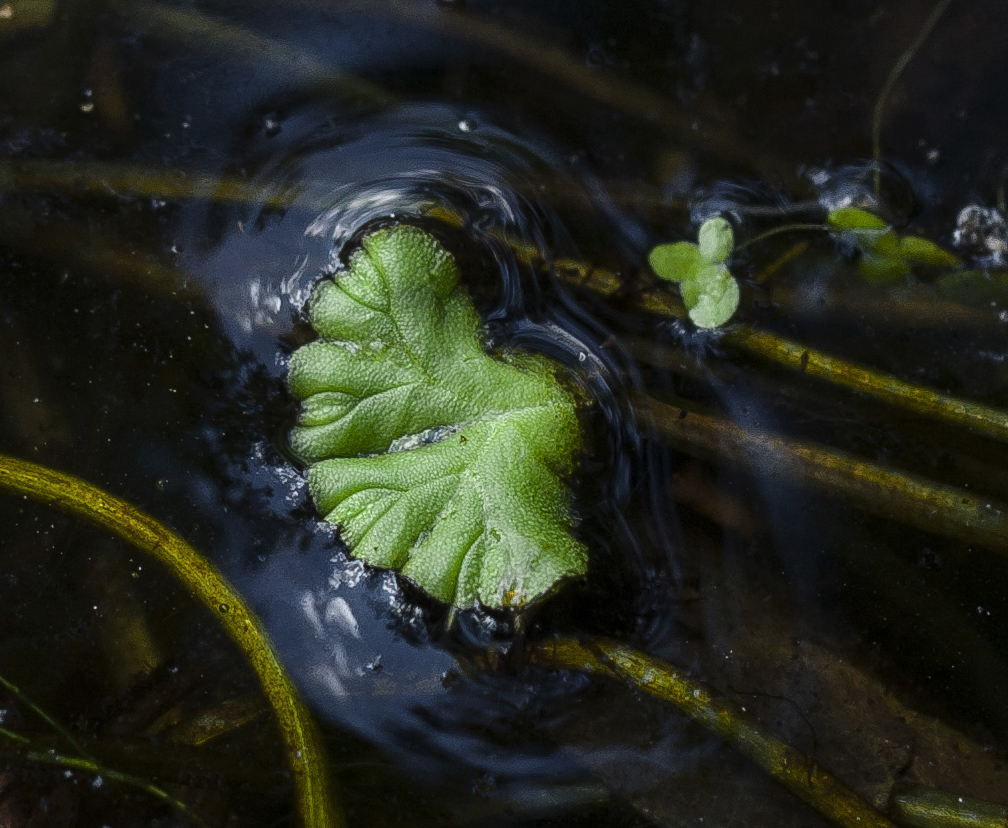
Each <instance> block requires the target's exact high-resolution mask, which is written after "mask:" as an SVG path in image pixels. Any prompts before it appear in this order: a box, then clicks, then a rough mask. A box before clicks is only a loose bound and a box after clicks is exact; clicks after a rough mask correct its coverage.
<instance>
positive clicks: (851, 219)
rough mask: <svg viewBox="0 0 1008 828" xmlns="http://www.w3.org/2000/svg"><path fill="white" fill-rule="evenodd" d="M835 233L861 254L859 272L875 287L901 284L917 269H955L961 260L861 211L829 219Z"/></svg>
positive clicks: (832, 215)
mask: <svg viewBox="0 0 1008 828" xmlns="http://www.w3.org/2000/svg"><path fill="white" fill-rule="evenodd" d="M826 226H827V227H828V228H829V229H830V231H831V232H833V233H835V234H838V235H841V236H843V237H845V238H846V239H848V240H849V241H850V242H851V243H852V244H853V245H854V247H856V248H857V249H858V251H859V252H860V253H861V257H860V259H858V271H859V272H860V273H861V275H862V276H863V277H864V278H865V281H867V282H871V283H872V284H890V283H892V282H896V281H899V280H900V279H902V278H903V277H905V276H906V275H907V274H909V273H910V271H911V270H913V268H914V267H916V266H923V267H954V266H955V265H958V264H959V263H960V262H959V259H958V258H957V257H956V256H954V255H952V254H951V253H949V252H948V251H947V250H944V249H942V248H941V247H939V246H938V245H937V244H935V243H934V242H932V241H929V240H928V239H925V238H922V237H920V236H909V235H900V234H899V233H897V232H896V231H895V230H893V228H892V227H891V226H890V225H889V224H887V223H886V222H885V221H884V220H883V219H881V218H879V217H878V216H876V215H875V214H874V213H870V212H868V211H867V210H861V209H859V208H857V207H841V208H839V209H837V210H833V211H831V212H830V213H829V215H827V217H826Z"/></svg>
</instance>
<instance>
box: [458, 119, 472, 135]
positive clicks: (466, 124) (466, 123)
mask: <svg viewBox="0 0 1008 828" xmlns="http://www.w3.org/2000/svg"><path fill="white" fill-rule="evenodd" d="M458 128H459V132H473V131H474V130H475V129H476V122H475V121H474V120H473V119H472V118H463V119H462V120H461V121H459V122H458Z"/></svg>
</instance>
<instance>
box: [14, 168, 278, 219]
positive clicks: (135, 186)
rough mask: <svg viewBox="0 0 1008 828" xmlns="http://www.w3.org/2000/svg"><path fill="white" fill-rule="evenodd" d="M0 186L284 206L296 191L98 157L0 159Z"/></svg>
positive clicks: (233, 177) (244, 180) (218, 176)
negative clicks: (104, 160)
mask: <svg viewBox="0 0 1008 828" xmlns="http://www.w3.org/2000/svg"><path fill="white" fill-rule="evenodd" d="M0 189H2V190H4V191H10V190H42V191H47V190H48V191H55V192H60V193H80V194H84V195H98V196H122V195H130V196H142V197H146V198H163V199H169V200H172V201H179V200H182V199H201V200H207V201H213V202H236V203H239V204H256V205H261V206H263V207H275V208H285V207H289V206H290V205H291V204H292V203H293V201H294V199H295V198H296V195H297V194H296V193H292V192H279V193H270V192H267V191H266V190H265V189H264V188H263V187H262V186H261V185H260V184H258V183H257V182H254V181H249V180H246V179H243V178H238V177H237V176H220V175H209V174H206V173H202V172H197V171H183V170H167V169H166V170H159V169H156V168H154V167H141V166H136V165H128V164H104V163H101V162H99V161H89V162H82V161H50V160H45V161H38V160H33V159H23V160H18V161H16V162H14V161H0Z"/></svg>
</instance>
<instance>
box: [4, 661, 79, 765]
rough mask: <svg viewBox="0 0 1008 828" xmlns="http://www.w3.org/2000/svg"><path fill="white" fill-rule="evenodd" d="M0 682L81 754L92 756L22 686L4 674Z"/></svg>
mask: <svg viewBox="0 0 1008 828" xmlns="http://www.w3.org/2000/svg"><path fill="white" fill-rule="evenodd" d="M0 684H2V685H3V686H4V687H5V688H6V689H7V691H8V692H9V693H11V694H13V695H14V696H15V697H16V698H17V699H18V701H20V702H21V704H23V705H24V706H25V707H27V708H28V709H29V710H31V711H32V713H34V714H35V715H36V716H38V717H39V718H40V719H41V720H42V721H43V722H45V723H46V724H47V725H49V727H51V728H52V729H53V731H54V732H56V733H58V734H59V735H60V736H62V737H63V738H64V739H66V741H67V744H68V745H70V747H72V748H73V749H74V750H76V751H77V752H78V753H79V754H80V755H81V756H84V757H87V758H88V759H90V758H91V756H90V755H89V754H88V752H87V751H86V750H85V749H84V746H83V745H82V744H81V743H80V742H79V741H77V739H75V738H74V736H73V734H72V733H71V732H70V731H69V730H67V729H66V728H65V727H63V725H61V724H60V723H59V722H57V721H56V720H55V719H54V718H53V717H52V716H50V715H49V714H48V713H46V712H45V710H43V709H42V708H41V707H39V706H38V705H37V704H35V702H33V701H32V700H31V699H30V698H29V697H28V694H27V693H25V692H23V691H22V690H21V688H20V687H18V686H17V685H16V684H14V683H13V682H10V681H8V680H7V679H6V678H4V677H3V676H0ZM4 733H5V735H10V734H7V732H6V731H4Z"/></svg>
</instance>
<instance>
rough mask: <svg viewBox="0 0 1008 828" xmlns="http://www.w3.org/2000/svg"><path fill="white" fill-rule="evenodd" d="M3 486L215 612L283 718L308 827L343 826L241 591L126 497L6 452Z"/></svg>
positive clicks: (289, 692) (300, 717)
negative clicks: (114, 544) (113, 546)
mask: <svg viewBox="0 0 1008 828" xmlns="http://www.w3.org/2000/svg"><path fill="white" fill-rule="evenodd" d="M0 489H4V490H6V491H9V492H16V493H18V494H22V495H25V496H27V497H29V498H31V499H32V500H36V501H38V502H40V503H45V504H48V505H50V506H54V507H56V508H58V509H61V510H63V511H65V512H70V513H72V514H75V515H78V516H79V517H83V518H85V519H87V520H89V521H91V522H92V523H95V524H97V525H98V526H101V527H102V528H104V529H107V530H109V531H110V532H112V533H113V534H114V535H117V536H118V537H120V538H122V539H123V540H125V541H127V542H128V543H131V544H132V545H133V546H135V547H137V548H138V549H140V550H141V551H143V552H146V553H148V554H149V555H151V556H153V557H154V558H156V559H157V560H159V561H160V562H161V563H162V564H164V565H165V566H166V567H167V568H168V569H169V571H171V573H172V574H173V575H175V577H176V578H178V579H179V581H181V582H182V583H183V584H184V585H185V586H186V587H188V588H189V589H190V590H191V591H192V592H193V593H194V594H195V595H196V597H197V598H198V599H199V600H200V601H201V602H202V603H203V604H204V605H206V606H207V608H209V609H210V610H211V611H212V612H213V613H214V615H216V616H217V617H218V618H219V619H220V622H221V625H222V626H223V627H224V629H225V630H226V631H227V633H228V635H230V636H231V638H232V640H233V641H234V642H235V643H236V644H237V645H238V646H239V648H240V649H241V650H242V652H243V653H244V654H245V657H246V658H247V659H248V661H249V664H250V665H251V667H252V669H253V670H255V672H256V675H257V676H258V677H259V681H260V683H261V684H262V687H263V691H264V692H265V694H266V697H267V699H268V700H269V702H270V705H271V706H272V707H273V711H274V713H275V714H276V717H277V721H278V724H279V727H280V732H281V735H282V737H283V740H284V744H285V746H286V749H287V760H288V763H289V765H290V768H291V772H292V775H293V779H294V789H295V796H296V798H297V805H298V810H299V813H300V817H301V821H302V823H303V825H304V826H305V828H342V826H343V825H344V824H345V822H344V819H343V814H342V811H341V809H340V807H339V805H338V803H337V800H336V798H335V793H334V790H333V785H332V782H331V780H330V774H329V768H328V763H327V761H326V756H325V750H324V748H323V745H322V740H321V737H320V735H319V733H318V731H317V730H316V727H315V723H314V721H313V720H312V718H311V716H310V714H309V713H308V711H307V710H306V709H305V707H304V705H303V704H302V702H301V700H300V698H299V697H298V695H297V692H296V691H295V689H294V686H293V685H292V684H291V681H290V679H289V678H288V677H287V674H286V672H285V671H284V669H283V667H282V666H281V665H280V661H279V659H278V658H277V655H276V653H275V652H274V651H273V646H272V644H271V643H270V641H269V637H268V636H267V634H266V630H265V629H264V628H263V626H262V624H261V622H260V621H259V619H258V618H256V617H255V616H254V615H253V614H252V612H251V610H249V609H248V607H247V606H246V605H245V602H244V601H243V600H242V598H241V596H240V595H239V594H238V592H237V591H236V590H235V589H234V587H232V586H231V584H230V583H228V581H227V580H226V579H225V578H224V576H223V575H222V574H221V573H220V572H219V571H218V570H217V569H216V567H214V566H213V564H211V563H210V562H209V561H207V560H206V559H205V558H204V557H202V556H201V555H200V554H199V553H198V552H197V551H196V550H195V549H193V548H192V547H191V546H190V545H189V544H188V543H186V542H185V541H184V540H182V538H180V537H179V536H178V535H176V534H175V533H174V532H172V531H171V530H169V529H168V528H166V527H165V526H163V525H162V524H160V523H158V522H157V521H156V520H154V518H152V517H150V516H149V515H146V514H144V513H143V512H141V511H140V510H138V509H136V508H135V507H133V506H131V505H130V504H129V503H127V502H126V501H124V500H121V499H120V498H118V497H115V496H114V495H111V494H109V493H108V492H105V491H103V490H101V489H99V488H97V487H95V486H92V485H91V484H89V483H86V482H85V481H83V480H81V479H79V478H77V477H73V476H72V475H69V474H64V473H62V472H58V471H54V470H52V469H48V468H46V467H45V466H40V465H38V464H36V463H31V462H28V461H26V460H19V459H16V458H14V457H8V456H5V455H0Z"/></svg>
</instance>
